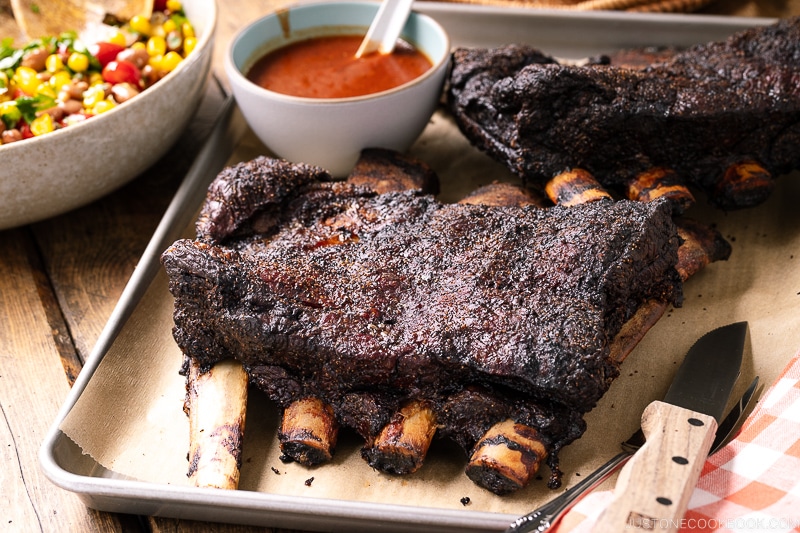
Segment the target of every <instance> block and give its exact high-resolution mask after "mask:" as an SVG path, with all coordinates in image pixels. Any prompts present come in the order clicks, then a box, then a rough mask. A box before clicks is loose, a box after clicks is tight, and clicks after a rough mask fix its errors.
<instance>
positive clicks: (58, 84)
mask: <svg viewBox="0 0 800 533" xmlns="http://www.w3.org/2000/svg"><path fill="white" fill-rule="evenodd" d="M70 82H72V76H70V74H69V72H67V71H66V70H59V71H58V72H56V73H54V74H53V75H52V76H50V79H49V80H48V83H49V84H50V86H51V87H53V88H54V89H55V90H56V91H60V90H61V88H62V87H64V85H66V84H68V83H70Z"/></svg>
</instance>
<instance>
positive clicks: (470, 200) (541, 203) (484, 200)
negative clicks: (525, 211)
mask: <svg viewBox="0 0 800 533" xmlns="http://www.w3.org/2000/svg"><path fill="white" fill-rule="evenodd" d="M458 203H460V204H470V205H491V206H505V207H524V206H526V205H534V206H536V207H546V206H547V203H546V202H545V199H544V198H541V197H540V196H539V195H537V194H535V193H534V192H533V191H531V190H530V189H528V188H526V187H522V186H519V185H514V184H512V183H506V182H494V183H490V184H489V185H484V186H483V187H478V188H477V189H475V190H474V191H472V192H471V193H469V194H468V195H467V196H465V197H464V198H462V199H461V200H459V202H458Z"/></svg>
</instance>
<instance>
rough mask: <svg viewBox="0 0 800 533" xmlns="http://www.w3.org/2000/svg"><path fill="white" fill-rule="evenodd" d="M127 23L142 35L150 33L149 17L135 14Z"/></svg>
mask: <svg viewBox="0 0 800 533" xmlns="http://www.w3.org/2000/svg"><path fill="white" fill-rule="evenodd" d="M128 25H129V26H130V28H131V30H133V31H135V32H136V33H141V34H142V35H150V32H151V31H152V27H151V26H150V19H149V18H147V17H145V16H144V15H135V16H133V17H131V20H130V22H129V23H128Z"/></svg>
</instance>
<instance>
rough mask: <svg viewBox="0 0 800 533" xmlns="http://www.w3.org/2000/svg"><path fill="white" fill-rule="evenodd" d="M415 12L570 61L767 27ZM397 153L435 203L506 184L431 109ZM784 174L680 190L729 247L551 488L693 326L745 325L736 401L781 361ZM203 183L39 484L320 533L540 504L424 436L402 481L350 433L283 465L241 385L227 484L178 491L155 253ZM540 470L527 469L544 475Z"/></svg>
mask: <svg viewBox="0 0 800 533" xmlns="http://www.w3.org/2000/svg"><path fill="white" fill-rule="evenodd" d="M417 6H418V9H419V10H420V11H425V12H429V13H430V14H432V15H434V16H435V17H436V18H437V19H438V20H440V22H442V23H443V25H444V26H445V27H446V28H447V30H448V31H449V32H450V33H451V35H452V36H453V42H454V44H456V45H469V46H488V45H494V44H502V43H504V42H511V41H514V42H523V41H524V42H529V43H531V44H534V45H536V46H539V47H540V48H542V49H543V50H544V51H545V52H547V53H551V54H553V55H558V56H560V57H567V58H576V59H577V58H580V57H584V56H587V55H592V54H596V53H600V52H605V51H610V50H611V49H614V48H617V47H621V46H638V45H645V44H653V45H661V44H691V43H693V42H703V41H706V40H710V39H718V38H721V37H723V36H724V35H727V34H730V33H732V32H733V31H736V30H738V29H741V28H743V27H748V26H752V25H755V24H763V23H766V22H769V21H765V20H763V19H738V18H722V17H705V16H691V15H680V16H664V15H629V14H616V13H599V14H598V13H595V14H582V13H581V14H571V13H563V12H541V11H526V10H510V9H499V8H485V7H479V6H458V5H452V4H435V3H427V2H419V3H418V4H417ZM565 37H566V38H565ZM229 110H230V109H229ZM226 116H227V115H226ZM230 116H231V118H230V122H229V123H226V128H223V130H222V131H221V133H219V134H218V135H217V137H216V138H215V140H214V142H216V143H220V144H224V143H225V142H230V139H232V138H239V135H240V134H242V133H243V135H244V137H243V138H242V140H241V142H238V143H237V144H236V146H235V147H234V151H233V154H232V156H231V158H230V159H229V160H228V162H235V161H241V160H247V159H250V158H252V157H254V156H255V155H258V154H261V153H265V152H266V148H265V147H263V146H262V145H261V144H260V143H259V142H258V141H257V140H256V139H255V138H254V137H253V136H252V135H251V134H250V133H249V132H247V131H246V129H245V127H244V126H243V123H242V120H241V117H240V116H238V114H236V113H233V115H230ZM219 148H220V149H219V150H212V151H211V152H212V153H211V155H209V157H211V158H212V159H213V161H211V162H209V161H204V162H203V164H202V165H200V168H213V167H214V165H219V164H221V163H222V161H221V160H220V157H222V156H221V155H220V154H222V153H224V150H222V147H221V146H220V147H219ZM411 152H412V153H413V154H414V155H416V156H418V157H420V158H421V159H423V160H425V161H427V162H428V163H429V164H431V166H432V167H433V168H434V169H435V170H436V171H437V172H438V173H439V175H440V178H441V179H442V182H443V190H442V194H441V198H442V200H444V201H452V200H455V199H458V198H459V197H460V196H462V195H463V194H464V193H465V192H466V191H469V190H472V189H473V188H475V187H477V186H478V185H481V184H484V183H488V182H490V181H493V180H496V179H500V180H511V181H513V180H514V178H513V176H511V175H510V173H509V172H508V171H507V170H506V169H504V168H503V167H502V166H500V165H499V164H497V163H494V162H493V161H491V160H489V159H488V158H487V157H486V156H485V155H483V154H481V153H479V152H478V151H476V150H474V149H473V148H471V147H470V146H469V144H468V142H467V141H466V140H465V139H464V138H463V137H462V136H461V135H460V133H459V132H458V131H457V129H456V128H455V126H454V125H453V123H452V122H451V120H450V119H449V117H448V116H447V115H445V114H443V113H437V114H436V115H435V116H434V118H433V120H432V121H431V123H430V125H429V127H428V128H427V129H426V131H425V132H424V133H423V135H422V137H421V138H420V139H419V141H418V142H417V143H416V144H415V145H414V147H413V148H412V150H411ZM797 178H798V176H797V175H792V176H786V177H783V178H781V180H780V181H779V184H778V189H777V190H776V191H775V193H773V195H772V197H771V198H770V200H769V201H768V202H767V203H766V204H765V205H762V206H760V207H758V208H755V209H750V210H746V211H740V212H735V213H727V214H726V213H722V212H720V211H716V210H712V209H710V208H707V207H705V206H704V205H703V200H702V198H698V203H699V205H697V206H695V207H694V208H692V210H691V211H690V212H689V213H688V214H689V215H690V216H692V217H694V218H698V219H701V220H705V221H708V222H713V223H715V224H716V225H717V227H718V228H719V229H720V230H721V231H722V233H723V235H724V236H726V237H727V238H728V239H729V240H731V241H732V244H733V255H732V257H731V259H730V261H728V262H724V263H717V264H714V265H711V266H709V267H708V268H706V269H705V270H704V271H703V272H701V273H700V274H699V275H697V276H696V277H694V278H692V279H691V280H689V281H688V282H687V284H686V287H685V292H686V301H685V303H684V306H683V307H682V308H680V309H675V310H670V311H669V312H668V313H667V314H666V316H665V317H664V318H663V319H662V320H661V321H660V322H659V323H658V324H657V325H656V326H655V327H654V328H653V329H652V330H651V331H650V332H649V333H648V334H647V336H646V337H645V339H644V340H643V341H642V343H640V345H639V346H638V347H637V348H636V350H635V351H634V352H633V353H632V354H631V356H630V357H629V358H628V360H627V361H626V362H625V363H624V365H623V367H622V375H621V376H620V378H619V379H618V380H617V381H616V382H615V383H614V384H613V385H612V387H611V389H610V390H609V392H608V393H607V394H606V396H605V397H604V398H603V400H602V401H601V402H600V404H599V405H598V407H597V408H596V409H595V410H594V411H592V412H591V413H589V414H588V415H587V417H586V419H587V423H588V427H589V429H588V430H587V432H586V434H585V435H584V436H583V437H582V438H581V439H580V440H578V441H577V442H575V443H574V444H572V445H570V446H569V447H568V448H567V449H565V450H564V451H563V452H562V454H561V461H562V468H563V470H564V472H565V475H564V488H567V487H569V486H570V485H572V484H574V483H575V482H576V481H579V480H580V476H581V474H584V475H585V474H588V473H589V472H590V471H591V470H593V469H594V468H595V467H596V466H598V465H599V464H601V463H603V462H605V460H607V459H608V458H610V457H611V456H612V455H614V454H616V453H617V452H618V445H619V442H621V441H623V440H625V439H626V438H627V437H628V436H629V434H630V433H631V432H632V431H633V430H634V429H635V428H636V427H638V420H639V416H640V414H641V411H642V409H643V408H644V406H645V405H647V403H649V402H650V401H651V400H653V399H656V398H660V397H661V396H662V395H663V393H664V391H665V390H666V388H667V386H668V384H669V382H670V379H671V377H672V374H673V373H674V371H675V369H676V368H677V365H678V363H679V362H680V360H681V358H682V357H683V354H684V353H685V352H686V350H687V349H688V348H689V346H690V345H691V344H692V342H693V341H694V340H695V339H696V338H697V337H699V336H700V335H702V334H703V333H704V332H706V331H707V330H709V329H712V328H713V327H716V326H719V325H724V324H727V323H730V322H734V321H738V320H747V321H749V322H750V332H751V338H750V350H749V352H748V354H747V355H746V358H745V363H744V367H743V372H742V380H741V381H742V383H741V384H740V387H739V390H738V391H736V392H740V391H741V390H742V389H743V388H744V387H745V386H746V384H747V383H749V381H750V380H751V379H752V377H753V376H754V375H756V374H757V375H760V376H761V378H762V380H764V382H765V383H771V381H772V380H773V379H774V377H775V376H776V375H777V374H778V372H779V371H780V370H781V369H782V368H783V366H784V365H785V363H786V362H787V361H788V360H789V358H790V357H791V355H792V354H793V353H795V351H796V350H797V348H798V347H799V346H800V327H798V323H797V322H798V319H800V317H799V316H798V313H797V312H796V309H797V305H798V299H799V298H800V296H798V293H799V292H800V269H798V268H797V263H796V261H797V258H796V257H795V256H796V255H797V254H796V252H800V235H798V232H797V231H795V229H794V228H796V227H797V226H798V222H800V212H798V210H796V209H794V206H793V200H794V199H797V198H800V190H798V188H800V182H799V181H798V179H797ZM207 179H209V176H208V175H205V174H203V173H202V172H199V173H195V174H190V176H189V177H188V178H187V181H191V182H187V183H185V184H184V185H185V186H182V188H181V190H179V192H178V194H177V195H176V199H175V202H174V203H173V205H172V206H171V207H170V211H168V213H167V215H166V216H165V221H164V223H162V226H159V230H158V231H157V232H156V235H155V236H154V238H153V242H151V246H149V247H148V250H147V251H146V252H145V255H144V257H143V258H142V261H141V263H140V266H139V267H138V268H137V272H136V273H135V274H134V277H133V278H132V280H131V283H130V284H129V286H128V287H127V288H126V291H125V293H124V294H123V296H122V298H121V300H120V304H119V306H118V307H117V309H116V310H115V313H114V316H112V319H111V320H110V322H109V325H108V327H107V328H106V330H105V331H104V333H103V336H102V337H101V339H100V341H99V342H98V346H97V347H96V349H95V351H94V353H93V354H92V356H91V357H90V359H89V361H88V362H87V365H86V367H85V368H84V371H83V372H82V373H81V375H80V376H79V379H78V382H77V383H76V384H75V386H74V388H73V391H72V393H71V395H70V397H69V398H68V399H67V401H66V402H65V405H64V407H63V408H62V410H61V412H60V414H59V416H58V418H57V420H56V421H55V422H54V425H53V428H52V430H51V432H50V433H49V434H48V438H47V440H46V441H45V443H44V445H43V447H42V451H41V460H42V464H43V466H44V469H45V472H46V473H47V475H48V477H49V478H50V479H51V480H52V481H53V482H55V483H56V484H57V485H59V486H61V487H63V488H65V489H67V490H70V491H73V492H75V493H77V494H78V496H79V497H80V498H81V499H82V501H83V502H84V503H86V505H88V506H90V507H94V508H97V509H101V510H109V511H121V512H127V513H134V514H146V515H160V516H168V517H176V518H190V519H194V520H211V521H225V522H235V523H244V524H256V525H266V526H273V527H289V528H297V529H304V530H320V531H376V530H381V531H420V530H426V531H498V530H503V529H504V528H505V527H506V525H507V524H508V523H509V522H510V521H511V520H512V519H513V518H515V517H516V516H518V515H519V514H522V513H525V512H528V511H529V510H531V509H532V508H534V507H535V506H537V505H538V504H540V503H543V502H544V501H546V500H548V499H549V498H551V497H553V496H554V494H555V493H554V492H553V491H550V490H548V489H547V488H546V487H545V483H544V481H543V480H538V481H534V482H533V483H532V484H531V485H530V486H529V487H527V488H526V489H524V490H522V491H520V492H518V493H516V494H514V495H510V496H505V497H498V496H495V495H492V494H490V493H488V492H486V491H483V490H482V489H479V488H478V487H476V486H475V485H473V484H472V483H471V482H470V481H469V480H468V479H466V477H465V476H464V475H463V467H464V464H465V458H464V457H463V455H462V454H461V452H460V451H459V450H457V449H456V448H455V447H454V446H452V445H449V444H447V443H445V442H438V441H437V442H435V443H434V446H433V447H432V450H431V453H430V455H429V457H428V459H427V461H426V464H425V466H424V467H423V468H422V469H421V470H420V471H419V472H417V473H416V474H414V475H411V476H405V477H392V476H387V475H383V474H379V473H377V472H375V471H373V470H371V469H370V468H369V467H368V466H367V465H366V463H364V462H363V460H362V459H361V458H360V456H359V453H358V451H359V447H360V443H359V442H358V440H357V439H356V438H355V437H354V436H353V435H352V434H349V435H348V434H345V435H344V436H343V438H342V442H341V443H340V445H339V447H338V449H337V453H336V457H335V459H334V461H333V463H331V464H328V465H323V466H320V467H316V468H313V469H307V468H304V467H301V466H299V465H295V464H289V465H285V464H283V463H281V462H280V461H279V459H278V455H279V451H278V449H277V441H276V439H275V431H276V426H277V410H276V409H275V407H274V406H272V405H271V404H270V403H269V402H268V401H267V400H266V399H265V398H264V397H263V395H261V394H260V393H257V392H253V394H251V395H250V402H249V405H248V415H247V416H248V419H247V431H246V435H245V442H244V450H243V461H244V465H243V469H242V479H241V482H240V490H238V491H221V490H215V489H197V488H194V487H190V486H189V485H188V483H187V480H186V476H185V472H186V466H187V463H186V450H187V445H188V444H187V443H188V422H187V420H186V417H185V416H184V415H183V412H182V410H181V407H182V401H183V392H184V391H183V378H182V377H181V376H179V375H178V374H177V369H178V368H179V366H180V361H181V356H180V352H179V350H178V349H177V347H176V346H175V344H174V342H173V341H172V338H171V332H170V329H171V326H172V322H171V312H172V299H171V297H170V295H169V293H168V292H167V289H166V276H165V275H164V274H163V272H162V271H161V269H160V265H159V264H158V255H160V252H161V251H162V250H163V248H164V247H165V245H166V244H167V243H169V242H171V240H174V238H175V236H177V235H178V234H179V233H181V232H188V231H190V227H191V224H190V221H191V219H192V217H193V216H194V213H195V212H196V209H197V207H198V205H199V202H200V201H201V198H202V190H203V188H202V187H199V186H198V185H199V184H200V183H201V182H203V181H204V180H207ZM187 234H188V233H187ZM548 474H549V472H548V471H547V469H546V467H545V468H544V472H543V475H544V477H546V476H547V475H548ZM312 478H313V481H310V482H308V483H307V481H309V480H311V479H312ZM465 498H468V499H469V503H468V504H465V503H464V502H466V499H465ZM397 502H402V504H399V503H397Z"/></svg>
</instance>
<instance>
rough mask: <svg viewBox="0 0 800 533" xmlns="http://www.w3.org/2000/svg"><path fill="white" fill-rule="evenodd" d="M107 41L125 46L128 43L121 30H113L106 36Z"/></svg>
mask: <svg viewBox="0 0 800 533" xmlns="http://www.w3.org/2000/svg"><path fill="white" fill-rule="evenodd" d="M108 42H110V43H113V44H118V45H120V46H127V45H128V39H127V37H125V34H124V33H122V32H121V31H115V32H114V33H113V34H112V35H111V36H110V37H109V38H108Z"/></svg>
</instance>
